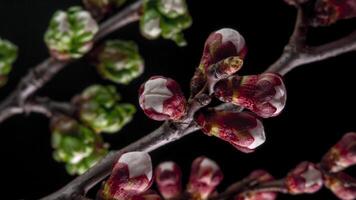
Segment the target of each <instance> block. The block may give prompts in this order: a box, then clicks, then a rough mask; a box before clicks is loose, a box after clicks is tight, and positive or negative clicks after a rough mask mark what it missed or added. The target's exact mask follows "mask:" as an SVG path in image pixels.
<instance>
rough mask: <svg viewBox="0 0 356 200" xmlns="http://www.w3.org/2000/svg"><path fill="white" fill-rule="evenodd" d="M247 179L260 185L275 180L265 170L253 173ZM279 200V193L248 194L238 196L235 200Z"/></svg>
mask: <svg viewBox="0 0 356 200" xmlns="http://www.w3.org/2000/svg"><path fill="white" fill-rule="evenodd" d="M246 179H249V180H251V181H253V182H257V183H258V184H262V183H266V182H270V181H273V180H274V178H273V176H272V175H271V174H269V173H268V172H266V171H264V170H255V171H253V172H252V173H251V174H250V175H249V176H248V177H247V178H246ZM276 198H277V193H275V192H253V191H251V192H246V193H243V194H239V195H236V196H235V197H234V200H275V199H276Z"/></svg>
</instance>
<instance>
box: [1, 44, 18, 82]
mask: <svg viewBox="0 0 356 200" xmlns="http://www.w3.org/2000/svg"><path fill="white" fill-rule="evenodd" d="M16 58H17V47H16V46H15V45H14V44H12V43H11V42H10V41H7V40H3V39H1V38H0V87H2V86H3V85H5V84H6V82H7V75H8V74H9V73H10V71H11V69H12V64H13V63H14V62H15V60H16Z"/></svg>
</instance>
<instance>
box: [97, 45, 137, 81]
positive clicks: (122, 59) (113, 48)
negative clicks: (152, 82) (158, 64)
mask: <svg viewBox="0 0 356 200" xmlns="http://www.w3.org/2000/svg"><path fill="white" fill-rule="evenodd" d="M96 60H97V63H96V66H97V69H98V71H99V73H100V74H101V76H102V77H104V78H105V79H108V80H110V81H113V82H115V83H120V84H128V83H130V82H131V81H132V80H133V79H135V78H137V77H138V76H140V75H141V74H142V72H143V69H144V62H143V59H142V57H141V56H140V53H139V52H138V46H137V45H136V44H135V43H134V42H132V41H123V40H111V41H107V42H106V43H105V45H104V46H103V48H101V49H100V50H99V52H98V55H97V59H96Z"/></svg>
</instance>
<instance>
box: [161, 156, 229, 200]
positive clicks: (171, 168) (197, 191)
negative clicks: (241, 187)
mask: <svg viewBox="0 0 356 200" xmlns="http://www.w3.org/2000/svg"><path fill="white" fill-rule="evenodd" d="M155 173H156V174H155V176H156V184H157V187H158V190H159V192H160V193H161V195H162V197H163V198H164V199H176V198H178V197H180V196H181V195H183V191H182V183H181V179H182V174H181V170H180V168H179V166H178V165H177V164H176V163H174V162H171V161H170V162H164V163H161V164H160V165H158V166H157V168H156V170H155ZM222 179H223V174H222V172H221V170H220V167H219V166H218V165H217V164H216V162H214V161H213V160H211V159H209V158H207V157H204V156H201V157H198V158H196V159H195V160H194V161H193V163H192V168H191V174H190V177H189V182H188V184H187V188H186V193H187V194H189V196H190V199H194V200H205V199H208V198H209V197H210V196H211V195H213V194H214V192H215V190H216V187H217V186H218V185H219V183H220V182H221V181H222Z"/></svg>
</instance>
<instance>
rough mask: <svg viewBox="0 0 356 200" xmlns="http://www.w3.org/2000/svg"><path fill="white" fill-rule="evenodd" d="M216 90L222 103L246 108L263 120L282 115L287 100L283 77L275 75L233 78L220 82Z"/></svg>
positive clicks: (265, 74) (264, 74) (266, 74)
mask: <svg viewBox="0 0 356 200" xmlns="http://www.w3.org/2000/svg"><path fill="white" fill-rule="evenodd" d="M214 90H215V96H216V97H217V98H219V99H220V100H221V101H223V102H229V103H233V104H236V105H239V106H242V107H245V108H247V109H249V110H251V111H253V112H254V113H256V114H257V115H259V116H261V117H263V118H268V117H275V116H277V115H278V114H280V113H281V111H282V110H283V109H284V106H285V105H286V99H287V92H286V88H285V86H284V83H283V80H282V77H281V76H280V75H278V74H275V73H263V74H260V75H250V76H242V77H240V76H231V77H229V78H228V79H224V80H222V81H219V82H218V83H217V84H216V85H215V89H214Z"/></svg>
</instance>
